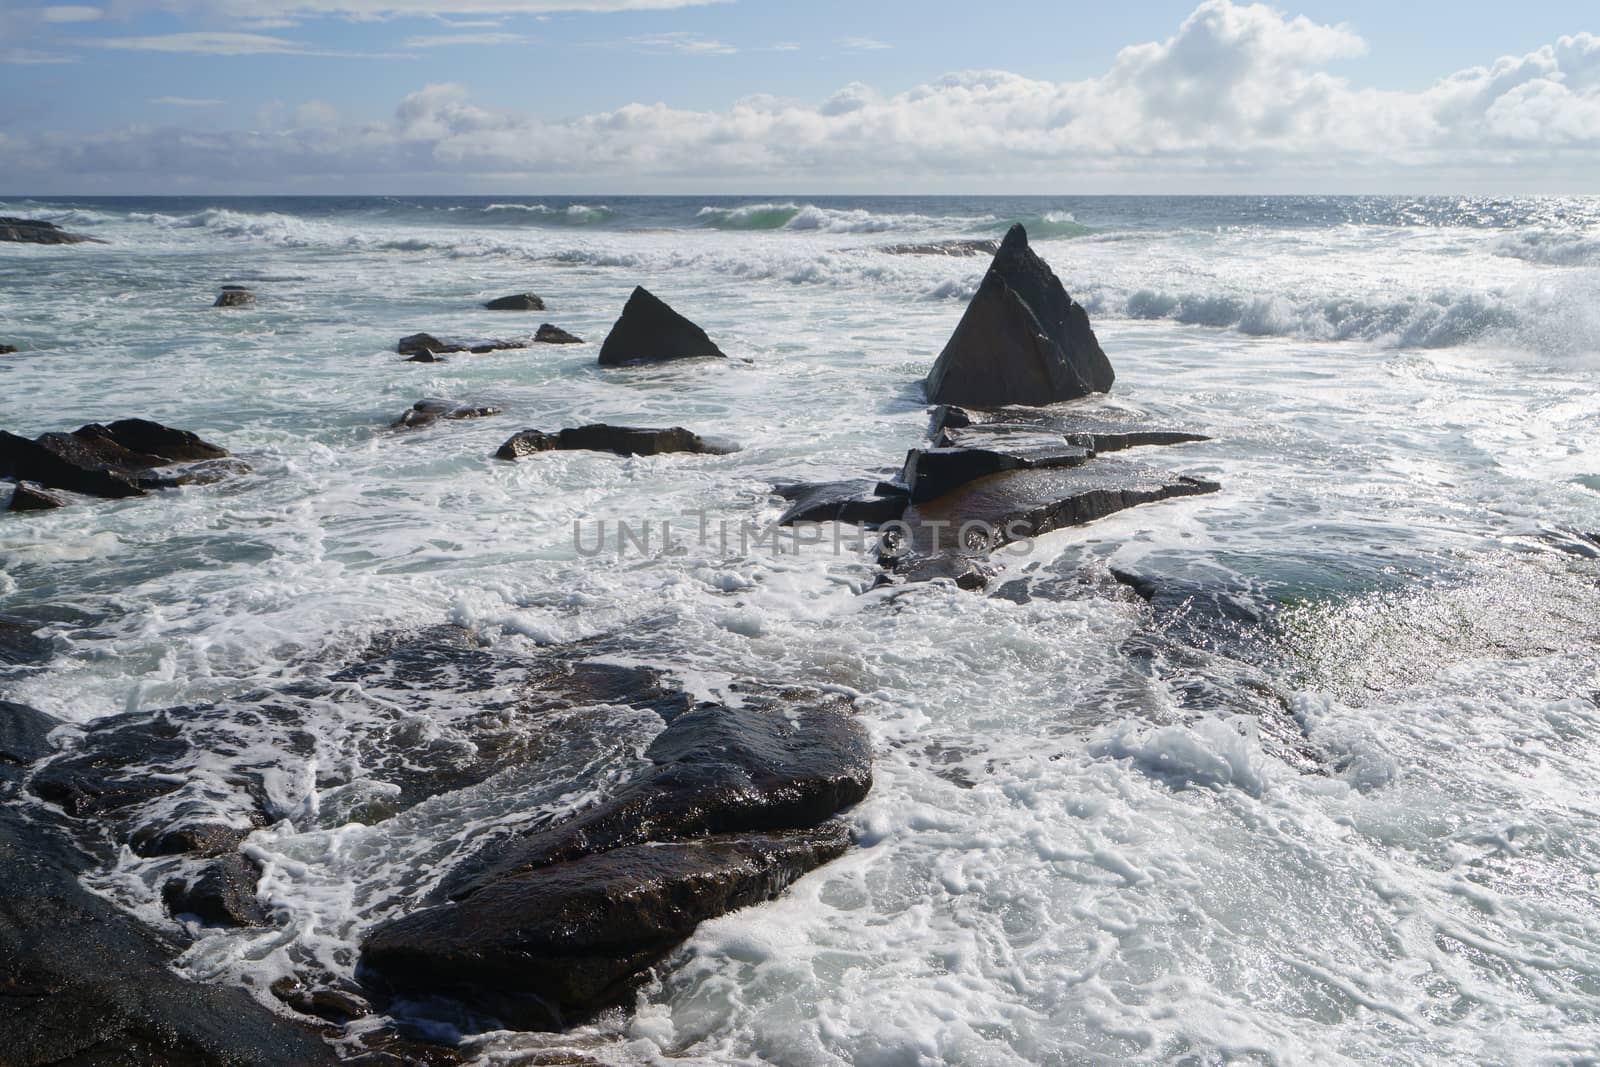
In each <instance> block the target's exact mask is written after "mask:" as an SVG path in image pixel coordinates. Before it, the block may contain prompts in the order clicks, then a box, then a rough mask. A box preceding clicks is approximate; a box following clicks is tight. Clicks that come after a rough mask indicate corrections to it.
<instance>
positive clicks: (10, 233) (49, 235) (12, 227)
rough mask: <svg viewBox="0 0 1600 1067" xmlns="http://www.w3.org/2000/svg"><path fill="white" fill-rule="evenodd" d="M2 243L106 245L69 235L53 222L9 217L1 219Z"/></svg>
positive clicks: (91, 239) (93, 239)
mask: <svg viewBox="0 0 1600 1067" xmlns="http://www.w3.org/2000/svg"><path fill="white" fill-rule="evenodd" d="M0 241H21V242H22V243H24V244H34V245H75V244H97V245H103V244H105V242H104V241H102V240H100V239H99V238H96V237H85V236H84V235H83V234H81V233H68V232H67V231H66V230H63V229H62V228H61V227H60V226H57V225H56V224H55V223H53V222H45V221H44V220H42V219H14V218H9V217H0Z"/></svg>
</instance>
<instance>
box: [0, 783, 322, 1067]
mask: <svg viewBox="0 0 1600 1067" xmlns="http://www.w3.org/2000/svg"><path fill="white" fill-rule="evenodd" d="M101 858H105V857H101ZM95 862H96V858H94V857H91V856H89V855H86V854H85V853H83V852H81V851H80V850H79V849H78V848H77V847H75V846H74V845H73V844H72V843H71V839H70V837H69V835H68V833H67V832H66V828H65V827H64V826H62V825H60V823H59V816H57V817H54V818H52V817H50V816H49V813H48V812H40V813H35V812H32V811H28V810H25V808H24V806H22V805H19V804H0V1033H3V1034H4V1035H5V1047H4V1050H3V1051H0V1060H3V1061H4V1062H5V1063H6V1064H7V1065H8V1067H45V1065H64V1064H73V1065H83V1067H88V1065H97V1067H98V1065H105V1067H112V1065H117V1067H121V1065H127V1067H133V1065H137V1064H155V1063H159V1064H164V1065H170V1067H224V1065H228V1067H279V1065H282V1064H291V1063H292V1064H296V1065H297V1067H333V1065H334V1064H336V1063H337V1062H338V1060H337V1058H336V1057H335V1056H334V1054H333V1052H332V1050H330V1049H329V1048H328V1047H327V1046H326V1045H325V1044H324V1043H323V1042H322V1041H321V1040H320V1039H319V1038H318V1037H317V1035H316V1034H315V1033H314V1032H313V1031H312V1030H311V1029H309V1028H308V1027H305V1026H302V1025H300V1024H298V1023H295V1022H292V1021H290V1020H288V1019H285V1018H281V1017H279V1016H277V1015H275V1014H273V1013H272V1012H271V1011H269V1010H267V1009H266V1008H264V1007H262V1006H261V1005H259V1004H257V1003H256V1002H255V1001H254V1000H253V999H252V998H251V996H250V995H249V994H248V993H247V992H245V991H244V990H243V989H238V988H233V987H230V986H225V985H214V984H201V983H194V982H188V981H185V980H184V979H183V978H180V977H179V976H178V975H177V974H176V973H175V972H174V971H172V970H171V969H170V967H169V966H168V964H169V962H170V961H171V959H172V958H173V957H174V956H175V955H176V954H177V947H176V946H175V945H173V944H171V943H169V942H168V941H167V940H166V939H165V938H164V937H163V936H162V935H161V934H159V933H157V932H156V931H154V930H152V929H150V928H149V927H146V926H144V925H143V924H141V923H140V922H139V921H138V920H136V919H134V918H133V917H132V916H130V915H128V914H126V913H125V912H123V911H121V910H119V909H118V908H117V907H116V906H115V905H113V904H112V903H110V902H109V901H107V900H105V899H103V898H101V897H99V896H96V895H95V894H93V893H91V892H89V891H88V890H86V889H84V888H83V886H82V885H81V884H80V882H79V876H80V875H81V874H83V873H84V872H85V871H87V870H88V869H89V868H90V867H91V866H92V865H93V864H94V863H95Z"/></svg>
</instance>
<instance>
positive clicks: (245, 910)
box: [161, 852, 267, 926]
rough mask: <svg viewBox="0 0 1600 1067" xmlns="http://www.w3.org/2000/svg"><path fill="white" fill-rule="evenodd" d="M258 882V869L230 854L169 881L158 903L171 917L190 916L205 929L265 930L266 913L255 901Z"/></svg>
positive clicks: (248, 861) (235, 854) (238, 856)
mask: <svg viewBox="0 0 1600 1067" xmlns="http://www.w3.org/2000/svg"><path fill="white" fill-rule="evenodd" d="M260 879H261V868H260V867H257V866H256V865H255V863H254V862H252V861H251V860H249V859H247V858H246V857H244V856H241V855H240V854H239V853H237V852H234V853H231V854H229V855H225V856H219V857H217V858H216V859H213V860H209V861H208V862H207V863H206V864H205V865H204V866H203V867H201V868H200V870H199V871H198V873H195V874H192V875H189V876H181V875H180V876H179V877H176V878H173V879H171V880H169V881H168V882H167V884H166V885H164V886H163V887H162V888H161V899H162V902H163V903H165V904H166V906H167V911H168V912H170V913H171V914H172V915H173V916H174V917H176V916H181V915H192V916H194V917H195V918H197V919H199V920H200V921H201V922H202V923H205V924H207V925H208V926H265V925H267V913H266V910H265V909H264V908H262V907H261V903H260V901H258V900H257V899H256V883H257V882H258V881H260Z"/></svg>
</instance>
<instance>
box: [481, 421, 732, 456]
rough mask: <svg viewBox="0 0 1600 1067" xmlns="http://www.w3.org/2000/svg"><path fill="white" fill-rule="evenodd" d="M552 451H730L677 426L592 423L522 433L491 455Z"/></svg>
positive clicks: (635, 453) (621, 453)
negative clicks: (649, 426) (662, 428)
mask: <svg viewBox="0 0 1600 1067" xmlns="http://www.w3.org/2000/svg"><path fill="white" fill-rule="evenodd" d="M553 451H588V452H615V453H616V454H617V455H619V456H660V455H665V454H667V453H669V452H694V453H700V454H703V455H713V456H716V455H722V454H724V453H727V452H731V451H733V449H732V448H731V447H730V446H728V445H725V444H722V443H719V442H714V441H707V440H705V439H704V438H702V437H700V436H699V435H698V434H695V433H691V432H690V431H688V430H685V429H684V428H683V427H681V426H673V427H670V428H668V429H664V430H661V429H650V428H644V427H636V426H607V425H605V424H604V423H593V424H591V425H588V426H579V427H576V428H573V429H565V430H562V431H561V432H559V433H545V432H544V431H542V430H523V431H522V432H521V433H519V434H516V435H515V436H513V437H512V438H511V439H510V440H509V441H507V442H506V443H505V444H503V445H501V446H500V451H498V452H496V453H495V456H496V457H497V458H499V459H517V458H519V457H521V456H529V455H532V454H534V453H535V452H553Z"/></svg>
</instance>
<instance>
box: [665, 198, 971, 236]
mask: <svg viewBox="0 0 1600 1067" xmlns="http://www.w3.org/2000/svg"><path fill="white" fill-rule="evenodd" d="M695 218H696V219H697V220H698V222H699V224H700V225H701V226H705V227H709V228H711V229H714V230H796V231H813V232H819V233H898V232H909V233H918V232H925V231H929V230H948V229H958V230H969V229H973V228H976V227H981V226H986V225H990V224H993V223H994V222H995V221H996V219H995V217H994V216H993V215H980V216H976V217H962V216H953V217H952V216H936V215H919V214H916V213H914V212H912V213H893V212H876V211H869V210H867V209H865V208H850V209H845V208H824V207H818V206H816V205H815V204H796V203H769V204H743V205H741V206H739V207H703V208H701V209H700V210H699V212H698V213H697V214H696V216H695Z"/></svg>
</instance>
